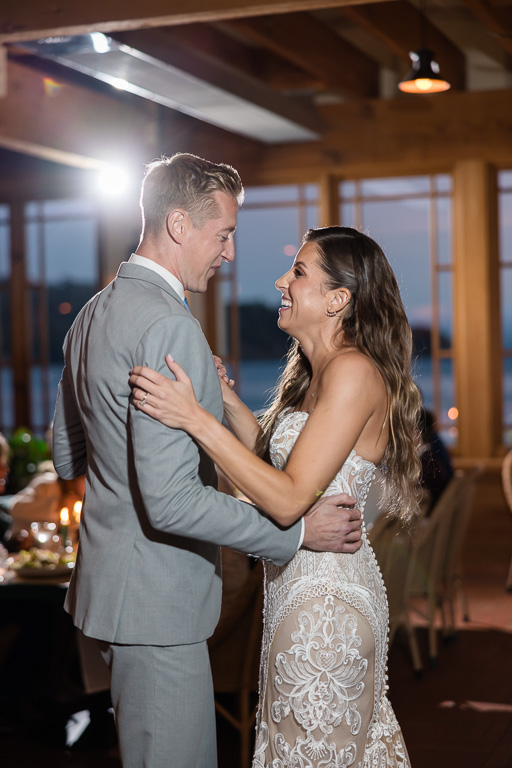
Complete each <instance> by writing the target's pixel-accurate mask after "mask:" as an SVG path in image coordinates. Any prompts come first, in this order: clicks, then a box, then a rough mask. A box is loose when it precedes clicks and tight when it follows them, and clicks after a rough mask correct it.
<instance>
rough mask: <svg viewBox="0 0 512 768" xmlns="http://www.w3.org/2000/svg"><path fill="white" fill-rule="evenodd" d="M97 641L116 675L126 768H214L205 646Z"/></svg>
mask: <svg viewBox="0 0 512 768" xmlns="http://www.w3.org/2000/svg"><path fill="white" fill-rule="evenodd" d="M97 642H98V645H99V648H100V652H101V654H102V656H103V658H104V659H105V661H106V663H107V664H108V666H109V668H110V671H111V674H112V684H111V696H112V703H113V705H114V709H115V712H116V726H117V733H118V739H119V748H120V752H121V760H122V764H123V768H216V766H217V742H216V733H215V706H214V699H213V685H212V678H211V672H210V662H209V657H208V649H207V646H206V642H202V643H193V644H192V645H164V646H155V645H120V644H116V643H106V642H102V641H97ZM184 734H188V737H187V738H184Z"/></svg>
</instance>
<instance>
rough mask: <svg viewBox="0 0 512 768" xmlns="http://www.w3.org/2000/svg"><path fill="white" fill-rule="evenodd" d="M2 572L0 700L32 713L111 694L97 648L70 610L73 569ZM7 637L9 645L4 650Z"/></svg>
mask: <svg viewBox="0 0 512 768" xmlns="http://www.w3.org/2000/svg"><path fill="white" fill-rule="evenodd" d="M38 570H39V571H40V572H38V573H31V574H29V575H27V569H23V571H24V572H23V574H19V573H17V572H16V571H15V570H11V569H10V568H9V567H8V566H7V565H6V564H4V566H3V567H0V698H3V699H4V700H8V701H9V702H10V703H12V704H13V706H14V707H19V708H20V709H22V710H26V709H27V707H28V708H29V709H31V708H33V707H36V708H38V707H39V708H40V707H41V706H42V707H44V706H45V705H46V704H50V705H55V704H59V703H62V702H70V701H72V700H73V699H77V698H80V697H83V696H84V695H85V696H87V695H88V694H91V693H96V692H98V691H108V689H109V686H110V673H109V671H108V668H107V667H106V665H105V663H104V661H103V659H102V658H101V655H100V653H99V650H98V648H97V646H96V643H95V641H94V640H92V639H91V638H86V637H85V636H84V635H83V634H82V633H81V632H80V631H79V630H77V629H76V628H75V626H74V625H73V620H72V618H71V616H70V615H69V614H68V613H67V612H66V611H65V610H64V600H65V597H66V592H67V589H68V586H69V579H70V575H71V569H62V568H61V569H59V570H58V571H57V573H54V572H53V573H52V571H51V569H47V568H44V569H43V568H41V569H38ZM2 633H3V635H4V638H6V641H5V642H4V643H3V644H2Z"/></svg>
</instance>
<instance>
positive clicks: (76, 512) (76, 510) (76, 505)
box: [73, 501, 82, 523]
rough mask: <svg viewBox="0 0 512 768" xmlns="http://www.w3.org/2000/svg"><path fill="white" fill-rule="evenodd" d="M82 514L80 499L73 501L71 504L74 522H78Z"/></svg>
mask: <svg viewBox="0 0 512 768" xmlns="http://www.w3.org/2000/svg"><path fill="white" fill-rule="evenodd" d="M81 514H82V502H81V501H75V503H74V505H73V516H74V518H75V523H79V522H80V515H81Z"/></svg>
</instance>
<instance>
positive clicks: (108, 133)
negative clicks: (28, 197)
mask: <svg viewBox="0 0 512 768" xmlns="http://www.w3.org/2000/svg"><path fill="white" fill-rule="evenodd" d="M7 76H8V91H7V95H6V96H5V97H4V98H3V99H1V100H0V146H1V147H4V148H5V149H9V150H12V151H16V152H21V153H23V154H27V155H32V156H34V157H40V158H43V159H45V160H51V161H53V162H56V163H61V164H63V165H68V166H71V167H75V168H82V169H86V170H95V169H99V168H101V167H105V165H106V164H108V163H119V162H120V163H124V162H126V163H127V164H132V165H138V167H139V168H141V167H142V165H143V163H145V162H147V161H148V159H151V158H152V157H153V156H154V153H155V151H156V149H157V143H156V142H157V111H156V110H157V107H156V105H155V104H153V103H152V102H150V101H145V100H143V99H138V98H133V99H127V98H126V97H124V98H121V99H120V98H116V97H115V96H106V95H105V94H101V93H96V92H95V91H92V90H89V89H88V88H83V87H79V86H76V85H70V84H68V83H66V82H65V81H57V79H54V78H53V77H49V76H47V75H46V73H45V72H44V71H36V70H34V69H32V68H31V67H28V66H26V65H23V64H20V63H19V62H17V61H13V60H11V59H9V60H8V63H7Z"/></svg>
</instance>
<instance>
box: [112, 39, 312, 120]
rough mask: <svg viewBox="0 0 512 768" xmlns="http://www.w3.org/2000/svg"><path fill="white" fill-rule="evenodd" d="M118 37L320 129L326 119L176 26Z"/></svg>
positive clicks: (280, 112)
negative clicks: (184, 36)
mask: <svg viewBox="0 0 512 768" xmlns="http://www.w3.org/2000/svg"><path fill="white" fill-rule="evenodd" d="M115 37H116V39H117V40H119V41H121V42H122V43H124V44H126V45H128V46H130V47H132V48H136V49H137V50H139V51H142V52H143V53H147V54H148V55H150V56H152V57H154V58H155V59H158V60H159V61H162V62H165V63H166V64H169V65H171V66H173V67H176V68H178V69H180V70H182V71H184V72H187V73H188V74H190V75H192V76H194V77H196V78H198V79H199V80H202V81H204V82H206V83H209V84H210V85H213V86H215V87H217V88H220V89H222V90H224V91H226V92H228V93H231V94H234V95H236V96H238V97H240V98H242V99H243V100H244V101H247V102H250V103H252V104H255V105H257V106H259V107H261V108H262V109H265V110H267V111H268V112H272V113H274V114H276V115H279V116H281V117H283V118H285V119H287V120H289V121H290V122H292V123H296V124H298V125H300V126H303V127H305V128H308V129H309V130H311V131H314V132H316V133H320V132H321V131H322V128H323V126H322V123H321V121H320V120H319V119H318V114H317V113H316V110H315V108H314V107H313V105H312V104H304V103H303V102H302V101H300V100H298V99H294V98H292V97H287V96H283V95H282V94H281V93H279V91H276V90H275V89H273V88H270V87H269V86H267V85H265V84H264V83H262V82H261V80H260V79H257V78H255V77H252V76H249V75H247V74H245V73H244V72H241V71H240V69H239V67H238V62H237V61H236V60H225V59H223V60H221V59H219V58H218V57H216V56H212V55H211V52H209V51H208V50H203V49H202V48H201V47H199V46H197V45H192V46H191V45H190V41H188V43H187V44H185V45H184V44H183V43H182V41H181V38H180V35H179V34H178V33H176V32H175V31H174V30H173V29H170V28H166V29H165V30H160V29H141V30H137V31H135V32H120V33H118V34H116V36H115Z"/></svg>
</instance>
